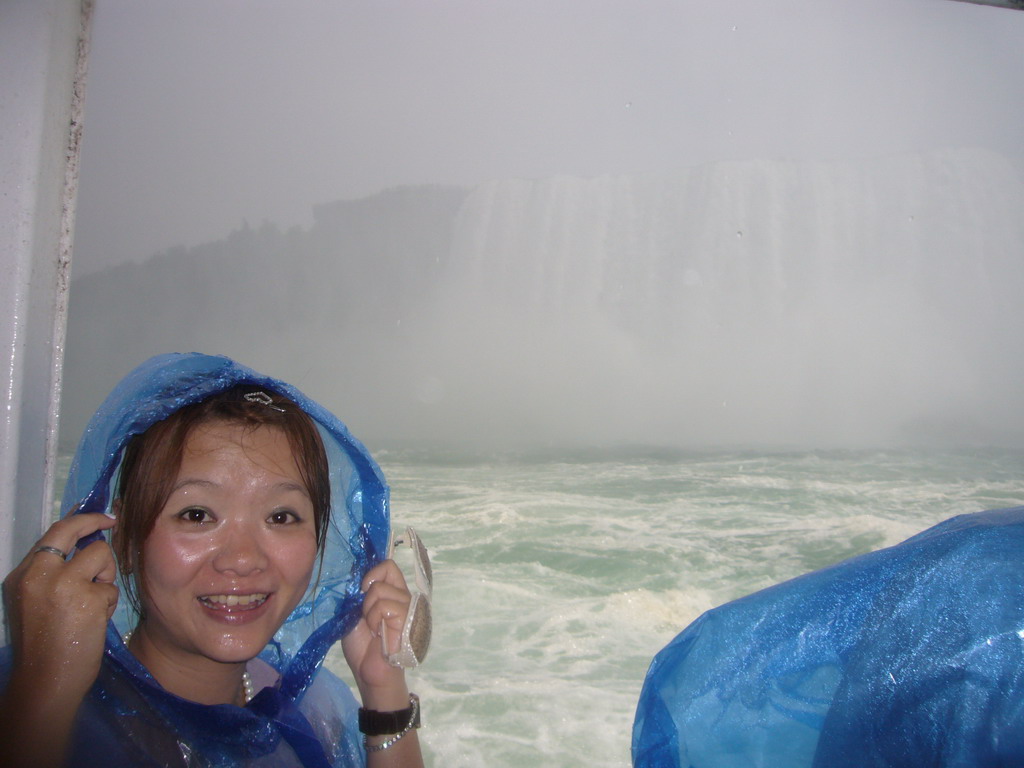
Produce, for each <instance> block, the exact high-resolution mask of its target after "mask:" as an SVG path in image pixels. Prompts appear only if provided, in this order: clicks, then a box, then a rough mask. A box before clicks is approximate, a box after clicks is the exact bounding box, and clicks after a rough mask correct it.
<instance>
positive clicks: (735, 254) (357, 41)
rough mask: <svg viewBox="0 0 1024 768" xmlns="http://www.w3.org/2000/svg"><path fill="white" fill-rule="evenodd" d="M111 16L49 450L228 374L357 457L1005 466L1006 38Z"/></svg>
mask: <svg viewBox="0 0 1024 768" xmlns="http://www.w3.org/2000/svg"><path fill="white" fill-rule="evenodd" d="M710 5H711V7H708V6H709V4H706V3H697V2H693V3H690V2H664V3H656V2H650V3H645V2H641V3H628V4H627V3H622V2H599V3H591V2H587V3H568V2H567V3H555V4H551V3H543V4H540V3H515V4H512V3H503V2H498V3H493V4H478V3H469V2H441V3H437V4H432V5H431V6H429V8H428V7H426V6H421V5H419V4H415V3H405V2H392V3H380V4H373V6H372V7H369V6H364V5H363V4H355V3H340V4H324V3H301V2H300V3H294V4H290V5H288V6H287V8H285V7H284V6H282V5H281V4H278V3H260V2H248V3H244V4H243V3H231V2H226V3H219V4H216V5H212V4H205V3H197V4H193V3H186V2H175V3H169V2H132V3H126V2H109V1H108V2H107V3H105V4H102V5H101V6H100V7H99V9H98V11H97V17H96V28H95V30H94V52H93V57H92V62H91V72H90V80H89V92H88V102H87V104H88V106H87V116H86V126H87V129H86V138H85V144H84V148H83V157H82V167H83V170H82V182H81V192H80V204H79V216H78V224H77V231H76V251H75V264H74V269H75V280H74V281H73V284H72V292H71V313H70V319H69V336H68V348H67V369H66V377H65V382H66V390H65V398H64V399H65V404H64V415H63V417H62V418H63V423H62V436H63V439H64V440H65V441H68V440H71V441H73V440H74V439H76V438H77V434H78V433H79V432H80V430H81V427H82V425H83V424H84V419H85V418H86V417H87V415H88V413H89V412H91V410H92V409H93V408H95V406H96V405H97V404H98V402H99V400H100V399H101V398H102V396H103V395H104V394H105V392H106V391H107V390H109V388H110V387H111V386H112V385H113V383H114V382H116V380H117V379H118V378H119V377H120V376H121V375H123V374H124V373H125V372H127V370H129V369H130V368H131V367H133V366H134V365H135V364H136V363H138V362H139V361H141V360H142V359H143V358H145V357H147V356H148V355H150V354H155V353H158V352H163V351H171V350H182V351H185V350H191V349H198V350H201V351H206V352H214V353H223V354H228V355H230V356H232V357H235V358H236V359H239V360H240V361H242V362H245V363H247V364H249V365H252V366H253V367H256V368H258V369H260V370H264V371H266V372H268V373H272V374H275V375H278V376H280V377H281V378H284V379H286V380H288V381H291V382H293V383H295V384H297V385H298V386H299V387H300V388H302V389H303V390H305V391H306V392H307V393H309V394H310V395H312V396H313V397H315V398H317V399H319V400H321V401H322V402H324V403H325V404H326V405H327V406H328V407H330V408H331V409H332V410H334V411H336V412H337V413H338V414H339V415H340V416H341V417H342V418H343V419H344V420H345V421H346V422H347V423H348V424H349V425H350V427H352V429H353V431H355V432H356V434H357V435H359V436H360V437H362V438H363V439H365V440H367V441H368V442H369V443H370V444H371V446H373V447H377V446H384V447H386V446H390V445H401V444H409V443H420V444H443V445H452V446H462V447H469V448H474V449H480V448H486V449H494V448H516V449H519V448H530V447H534V448H536V447H545V448H555V449H557V448H560V447H573V446H575V447H579V446H590V447H610V446H623V445H658V446H673V447H691V446H692V447H697V446H701V447H706V446H736V445H742V446H751V445H752V446H770V447H787V446H804V447H806V446H812V447H833V446H867V445H870V446H893V445H903V444H914V445H922V444H923V445H929V444H939V443H941V444H944V445H948V444H954V445H963V444H970V445H990V444H999V445H1007V444H1009V445H1019V444H1021V443H1022V442H1024V432H1022V429H1021V428H1020V426H1019V425H1020V424H1021V420H1020V417H1021V415H1022V413H1021V412H1022V410H1024V403H1022V400H1021V397H1020V396H1019V393H1018V387H1017V382H1018V381H1019V380H1020V375H1021V373H1024V346H1022V345H1021V344H1020V343H1019V341H1018V340H1019V339H1020V338H1021V337H1022V331H1024V312H1022V310H1021V309H1020V303H1019V301H1018V300H1017V297H1019V296H1020V295H1022V294H1021V290H1022V289H1024V258H1022V256H1024V224H1022V223H1021V217H1020V215H1019V212H1020V211H1021V210H1024V181H1022V178H1024V174H1022V169H1024V160H1022V157H1024V155H1022V152H1021V149H1020V142H1019V137H1020V136H1021V135H1024V104H1022V101H1024V100H1022V99H1021V98H1020V96H1019V93H1020V75H1019V73H1020V72H1022V71H1024V51H1022V50H1021V47H1020V45H1019V40H1020V39H1021V35H1022V34H1024V14H1020V13H1016V12H1013V11H1008V10H1003V9H995V8H990V7H982V6H972V5H968V4H961V3H953V2H947V1H946V0H903V1H901V2H885V3H883V2H865V3H858V4H856V5H852V4H849V3H845V2H824V3H823V2H803V1H797V0H791V1H790V2H783V3H775V4H772V5H771V7H770V8H766V7H764V4H761V3H753V2H736V3H730V4H728V5H727V7H726V6H723V5H722V4H710Z"/></svg>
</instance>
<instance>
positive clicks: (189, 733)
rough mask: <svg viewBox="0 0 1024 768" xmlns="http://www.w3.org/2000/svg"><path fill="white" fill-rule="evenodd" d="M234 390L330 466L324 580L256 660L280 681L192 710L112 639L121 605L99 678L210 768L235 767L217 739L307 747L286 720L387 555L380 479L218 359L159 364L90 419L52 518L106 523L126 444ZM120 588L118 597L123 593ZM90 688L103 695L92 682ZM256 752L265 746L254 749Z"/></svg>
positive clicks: (135, 375)
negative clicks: (278, 418) (302, 427)
mask: <svg viewBox="0 0 1024 768" xmlns="http://www.w3.org/2000/svg"><path fill="white" fill-rule="evenodd" d="M239 384H248V385H253V386H255V387H258V388H259V389H263V390H266V391H273V392H276V393H279V394H281V395H284V396H285V397H287V398H289V399H291V400H292V401H294V402H295V403H296V404H297V405H299V407H301V408H302V409H303V410H304V411H305V412H306V413H307V414H308V415H309V416H310V417H311V418H312V419H313V421H314V422H315V423H316V425H317V426H318V428H319V431H320V433H321V436H322V438H323V442H324V447H325V448H326V451H327V457H328V463H329V466H330V480H331V516H330V525H329V529H328V532H327V538H326V547H325V552H324V557H323V565H322V569H321V570H320V572H319V577H318V578H315V579H314V584H313V585H312V586H311V588H310V590H309V591H307V594H306V595H305V597H304V598H303V600H302V602H301V603H300V604H299V605H298V606H297V607H296V608H295V610H294V611H293V612H292V614H291V615H290V616H289V618H288V619H287V620H286V622H285V624H284V625H283V626H282V628H281V629H280V630H279V631H278V633H277V634H276V635H275V636H274V638H273V640H272V641H271V643H270V644H269V645H268V646H267V648H266V649H265V651H264V652H263V653H262V654H261V658H263V659H264V660H265V661H267V662H268V663H270V664H271V665H272V666H273V667H275V668H276V669H277V670H278V671H279V672H280V674H281V680H280V683H279V685H278V686H277V687H275V688H273V689H271V688H267V689H265V690H263V691H262V692H260V693H259V694H257V696H256V697H255V698H254V699H253V700H252V702H250V704H249V706H248V707H247V708H246V709H244V710H243V709H239V708H237V707H212V708H211V707H202V706H201V705H193V704H192V703H191V702H185V701H183V700H181V699H178V698H177V697H175V696H173V695H171V694H169V693H167V692H165V691H163V689H162V688H160V687H159V684H157V683H156V681H155V680H153V678H152V677H151V676H150V675H149V674H148V672H147V671H146V670H145V668H143V667H142V666H141V665H140V664H139V663H138V661H137V660H136V659H135V657H134V656H132V654H131V653H129V652H128V650H127V649H126V647H125V646H124V643H123V642H122V635H123V634H124V633H125V632H127V631H128V630H130V629H131V628H132V627H134V626H135V621H136V618H137V617H135V616H134V615H132V613H131V608H130V606H129V605H128V604H127V603H128V601H127V600H125V599H123V598H122V600H121V601H120V604H119V607H118V612H117V614H115V616H114V619H113V620H112V621H111V623H110V625H109V627H108V632H107V644H106V652H105V653H106V656H107V659H106V662H105V666H108V667H109V666H112V667H113V668H114V669H116V670H119V680H120V681H119V682H118V683H116V685H115V684H111V685H113V687H114V688H119V689H121V690H120V691H117V690H107V691H105V692H101V695H104V696H108V697H114V698H115V699H117V698H118V697H123V699H124V701H123V703H122V708H123V709H124V710H125V712H126V713H128V714H130V713H131V712H132V711H134V710H135V708H136V707H135V705H133V704H132V703H131V700H132V699H133V697H134V694H126V693H125V690H126V686H125V680H127V681H128V682H129V683H130V685H128V686H127V687H128V688H134V689H136V690H137V691H138V692H140V693H141V694H142V698H143V699H144V700H145V701H147V702H148V703H149V704H152V705H153V706H154V707H155V709H156V710H157V711H159V713H160V715H161V717H162V718H164V719H166V721H167V722H168V724H169V725H170V727H171V728H172V730H174V731H176V732H183V733H179V735H184V736H185V741H187V742H190V743H192V744H193V747H197V748H199V749H205V747H204V744H206V742H207V741H209V742H210V749H213V750H214V752H215V753H217V752H219V753H221V755H222V759H219V760H218V759H214V760H212V761H209V764H233V761H234V760H236V759H238V757H239V756H240V754H239V753H237V752H235V753H232V748H231V746H230V745H229V744H225V743H224V739H225V738H227V740H228V741H235V742H238V743H237V744H236V746H237V747H238V748H239V749H242V751H243V753H246V755H248V754H249V753H251V754H252V755H255V756H258V755H260V754H265V753H266V751H267V750H268V749H270V748H272V744H273V742H276V741H277V740H279V739H280V737H281V736H282V735H283V736H284V737H285V738H286V739H287V740H288V741H289V743H290V744H292V746H293V748H296V747H295V744H296V740H298V741H300V742H301V740H302V739H304V738H308V737H310V736H311V734H310V733H308V732H307V731H308V728H307V726H308V723H304V722H302V718H299V719H298V720H297V719H296V715H297V713H298V711H299V710H298V707H299V705H300V703H301V700H302V698H303V697H304V695H305V693H306V691H307V689H308V687H309V686H310V683H311V681H312V680H313V677H314V676H315V675H316V673H317V670H318V669H319V668H320V666H321V665H322V663H323V661H324V657H325V655H326V653H327V651H328V650H329V649H330V647H331V646H332V645H333V644H334V643H335V642H337V641H338V640H339V639H341V637H343V636H344V635H345V634H347V632H348V631H349V630H350V629H351V628H352V627H353V626H354V625H355V623H356V622H357V621H358V619H359V616H360V612H361V607H362V593H361V590H360V583H361V581H362V577H363V575H364V574H365V573H366V571H367V570H369V568H371V567H372V566H373V565H375V564H376V563H377V562H379V561H380V560H381V559H382V555H383V554H384V553H385V552H386V544H387V540H388V536H389V508H388V489H387V486H386V484H385V482H384V479H383V476H382V474H381V472H380V469H379V467H378V466H377V464H376V463H375V462H374V460H373V459H372V458H371V456H370V455H369V453H368V452H367V451H366V449H365V448H364V447H363V445H362V444H361V443H360V442H359V441H358V440H356V439H355V438H354V437H353V436H352V435H351V434H350V433H349V431H348V429H347V428H346V427H345V425H344V424H343V423H342V422H341V421H339V420H338V419H337V418H336V417H335V416H333V415H332V414H331V413H330V412H328V411H327V410H325V409H324V408H322V407H321V406H320V405H318V404H317V403H315V402H313V401H312V400H310V399H309V398H308V397H306V396H305V395H304V394H302V393H301V392H300V391H299V390H297V389H296V388H294V387H292V386H290V385H289V384H286V383H284V382H282V381H278V380H276V379H274V378H271V377H269V376H264V375H262V374H259V373H257V372H256V371H253V370H251V369H249V368H246V367H245V366H242V365H239V364H238V363H235V362H233V361H232V360H229V359H228V358H226V357H218V356H210V355H203V354H167V355H160V356H158V357H154V358H152V359H150V360H148V361H147V362H145V363H143V364H142V365H141V366H139V367H138V368H136V369H135V370H134V371H132V372H131V373H130V374H129V375H128V376H127V377H125V378H124V380H122V381H121V382H120V383H119V384H118V385H117V387H116V388H115V389H114V390H113V392H111V394H110V395H109V396H108V397H107V399H106V400H105V401H104V403H103V404H102V405H101V406H100V408H99V410H97V411H96V413H95V415H94V416H93V418H92V419H91V421H90V422H89V424H88V426H87V427H86V430H85V433H84V434H83V436H82V439H81V442H80V444H79V446H78V450H77V452H76V454H75V457H74V459H73V462H72V464H71V467H70V471H69V475H68V481H67V486H66V490H65V493H64V497H63V502H62V507H61V515H62V516H64V515H67V514H73V513H79V512H108V511H109V510H110V506H111V502H112V498H111V497H112V493H113V488H114V486H115V483H116V480H117V470H118V467H119V465H120V462H121V458H122V455H123V452H124V448H125V445H126V444H127V442H128V441H129V439H130V438H131V437H133V436H134V435H137V434H141V433H142V432H145V431H146V430H147V429H148V428H149V427H150V426H151V425H153V424H154V423H156V422H158V421H161V420H163V419H165V418H167V417H168V416H170V415H171V414H172V413H174V412H175V411H177V410H179V409H180V408H182V407H183V406H186V405H189V404H191V403H196V402H199V401H201V400H204V399H206V398H208V397H209V396H211V395H213V394H216V393H218V392H220V391H223V390H226V389H229V388H231V387H233V386H236V385H239ZM120 586H121V588H122V596H123V594H124V591H123V589H124V587H123V585H120ZM121 673H123V675H122V674H121ZM99 684H100V685H101V687H102V684H103V676H102V675H101V679H100V681H99ZM108 687H110V686H108ZM211 710H218V711H220V712H221V714H222V715H223V718H213V719H214V720H217V722H211V715H210V711H211ZM232 710H234V711H232ZM289 729H291V731H289ZM254 740H255V742H257V743H255V744H254V743H253V741H254ZM261 740H262V741H263V742H266V743H264V744H262V745H261V744H260V743H259V742H261ZM213 745H217V746H213ZM296 751H297V752H301V749H300V748H296ZM208 754H209V753H208ZM246 755H242V756H246ZM314 762H315V761H314ZM204 764H206V763H204Z"/></svg>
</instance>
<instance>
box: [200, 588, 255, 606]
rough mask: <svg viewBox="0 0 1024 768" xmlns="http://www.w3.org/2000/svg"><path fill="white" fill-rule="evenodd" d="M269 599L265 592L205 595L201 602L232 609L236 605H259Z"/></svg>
mask: <svg viewBox="0 0 1024 768" xmlns="http://www.w3.org/2000/svg"><path fill="white" fill-rule="evenodd" d="M266 599H267V595H266V593H264V592H257V593H256V594H253V595H204V596H203V597H200V598H199V600H200V602H203V603H206V604H207V605H209V606H211V607H219V606H224V605H226V606H227V607H228V608H231V607H232V606H235V605H243V606H248V605H253V604H255V605H259V604H260V603H262V602H263V601H264V600H266Z"/></svg>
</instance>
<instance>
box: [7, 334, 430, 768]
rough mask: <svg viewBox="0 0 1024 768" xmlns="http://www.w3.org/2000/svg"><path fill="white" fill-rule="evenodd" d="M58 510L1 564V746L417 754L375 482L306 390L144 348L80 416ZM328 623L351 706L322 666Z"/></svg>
mask: <svg viewBox="0 0 1024 768" xmlns="http://www.w3.org/2000/svg"><path fill="white" fill-rule="evenodd" d="M62 511H63V514H62V519H61V520H60V521H59V522H57V523H55V524H54V525H53V526H52V527H51V528H50V529H49V530H48V531H47V532H46V534H45V535H44V536H43V538H42V539H40V541H39V543H38V544H37V546H35V547H34V548H33V549H32V551H31V552H30V553H29V554H28V555H27V556H26V557H25V559H24V560H23V561H22V563H21V564H20V565H19V566H18V567H17V568H16V569H15V570H14V571H13V572H12V573H11V574H10V575H9V576H8V578H7V580H6V581H5V584H4V587H5V596H6V599H7V615H8V622H9V625H10V637H11V648H10V649H5V650H7V651H8V658H7V659H6V664H5V667H6V668H7V677H8V680H7V682H6V687H5V691H4V696H3V700H2V702H0V729H2V734H3V739H2V740H0V764H3V765H40V766H58V765H65V764H66V765H74V766H79V765H82V766H87V765H103V766H122V765H124V766H129V765H131V766H137V765H160V766H236V765H247V766H248V765H253V766H255V765H259V766H306V768H312V767H313V766H350V765H352V766H359V765H368V766H371V768H384V767H385V766H419V765H422V759H421V756H420V749H419V744H418V740H417V737H416V731H415V728H416V727H418V725H419V702H418V699H416V698H415V696H412V695H411V694H410V693H409V691H408V689H407V687H406V683H405V676H404V672H403V670H402V669H401V668H400V667H399V666H396V665H395V661H396V659H406V658H408V657H410V656H412V657H413V658H415V656H416V653H417V652H418V655H419V658H422V656H423V652H424V649H422V648H420V649H416V652H413V653H410V650H411V649H409V648H408V647H405V648H403V647H400V646H401V645H402V641H403V639H406V638H408V636H409V633H408V628H407V627H405V625H406V619H407V617H408V615H409V612H410V603H411V596H410V593H409V590H408V588H407V587H406V584H405V580H404V579H403V577H402V574H401V572H400V571H399V569H398V568H397V566H395V564H394V563H393V562H392V561H390V560H384V559H383V557H382V555H383V554H384V551H385V548H386V545H387V543H388V498H387V488H386V486H385V485H384V482H383V478H382V477H381V474H380V471H379V469H378V468H377V466H376V464H375V463H374V461H373V459H372V458H371V457H370V456H369V454H368V453H367V452H366V450H365V449H364V448H363V446H362V445H360V444H359V443H358V442H357V441H356V440H355V439H354V438H352V436H351V435H350V434H349V433H348V431H347V429H346V428H345V427H344V425H343V424H341V422H339V421H338V420H337V419H336V418H335V417H333V416H332V415H331V414H330V413H328V412H327V411H325V410H324V409H322V408H321V407H320V406H318V405H317V404H316V403H313V402H312V401H310V400H309V399H308V398H306V397H305V396H303V395H302V394H301V393H300V392H298V391H297V390H295V389H294V388H292V387H290V386H288V385H286V384H284V383H282V382H279V381H276V380H274V379H271V378H268V377H265V376H261V375H260V374H257V373H255V372H254V371H251V370H249V369H247V368H244V367H242V366H239V365H237V364H235V363H233V362H232V361H230V360H228V359H226V358H221V357H209V356H206V355H197V354H192V355H164V356H160V357H157V358H153V359H152V360H150V361H148V362H147V363H145V364H143V365H142V366H140V367H139V368H138V369H136V370H135V371H134V372H133V373H131V374H130V375H129V376H128V377H127V378H126V379H125V380H124V381H122V382H121V383H120V384H119V385H118V386H117V387H116V388H115V390H114V391H113V392H112V393H111V395H110V396H109V397H108V398H107V400H106V402H104V404H103V405H102V406H101V407H100V409H99V410H98V411H97V413H96V414H95V415H94V417H93V419H92V421H91V422H90V424H89V426H88V427H87V428H86V432H85V434H84V436H83V438H82V441H81V444H80V446H79V449H78V452H77V454H76V456H75V459H74V462H73V464H72V466H71V470H70V473H69V476H68V483H67V489H66V491H65V496H64V502H63V505H62ZM105 534H108V535H109V536H110V543H109V544H108V543H107V542H106V541H105V540H104V535H105ZM76 547H77V548H76ZM72 550H75V551H74V553H73V555H72V556H71V557H70V559H66V557H65V556H66V554H67V553H70V552H72ZM403 628H405V629H406V632H405V633H404V634H403ZM342 638H344V639H343V641H342V647H343V650H344V654H345V659H346V661H347V662H348V664H349V666H350V668H351V670H352V673H353V675H354V677H355V680H356V683H357V686H358V688H359V693H360V697H361V699H362V704H363V708H362V709H360V708H359V707H358V705H357V704H356V702H355V700H354V698H353V696H352V693H351V692H350V691H349V689H348V688H347V686H345V685H344V683H342V682H341V681H340V680H338V679H337V678H335V677H334V676H333V675H332V674H330V673H329V672H328V671H326V670H321V669H320V667H321V665H322V663H323V660H324V656H325V654H326V653H327V650H328V649H329V648H330V647H331V645H333V643H335V642H336V641H337V640H339V639H342ZM406 645H408V642H407V641H406ZM360 729H361V730H362V731H363V734H360V733H359V731H360Z"/></svg>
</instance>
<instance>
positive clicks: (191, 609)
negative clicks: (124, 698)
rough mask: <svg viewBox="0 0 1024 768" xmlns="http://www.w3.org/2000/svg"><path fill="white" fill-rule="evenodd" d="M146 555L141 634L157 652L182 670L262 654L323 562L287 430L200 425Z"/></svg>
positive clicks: (184, 454)
mask: <svg viewBox="0 0 1024 768" xmlns="http://www.w3.org/2000/svg"><path fill="white" fill-rule="evenodd" d="M142 555H143V557H142V562H143V563H144V566H143V573H142V574H141V577H142V578H141V579H140V586H141V598H142V604H143V609H144V616H145V618H144V619H143V620H142V623H141V624H140V627H139V629H140V631H141V632H143V633H145V635H146V639H147V641H148V642H149V643H151V644H152V645H153V647H154V649H156V650H159V652H160V653H161V654H162V655H164V656H165V657H166V658H167V659H168V660H174V661H176V662H177V663H181V664H188V662H189V659H190V657H191V658H192V659H193V660H194V659H195V658H196V657H205V658H206V659H210V660H214V661H219V662H238V661H245V660H247V659H250V658H252V657H254V656H256V655H257V654H258V653H260V651H262V650H263V648H264V646H265V645H266V644H267V642H268V641H269V640H270V638H271V637H272V636H273V634H274V633H275V632H276V631H277V629H278V628H279V627H280V626H281V624H282V623H283V622H284V620H285V618H287V616H288V614H289V613H291V611H292V610H293V609H294V608H295V606H296V605H297V604H298V603H299V601H300V600H301V598H302V596H303V594H304V593H305V591H306V587H307V585H308V584H309V580H310V576H311V574H312V571H313V566H314V563H315V560H316V556H317V542H316V533H315V525H314V521H313V504H312V502H311V501H310V498H309V494H308V492H307V490H306V488H305V486H304V484H303V482H302V477H301V474H300V472H299V469H298V466H297V465H296V463H295V459H294V457H293V455H292V451H291V448H290V446H289V443H288V439H287V437H286V436H285V434H284V432H282V431H281V430H279V429H277V428H276V427H268V426H261V427H257V428H255V429H253V428H251V427H250V428H246V427H245V426H243V425H240V424H234V423H229V422H222V421H214V422H207V423H203V424H200V425H199V426H197V427H196V428H195V429H194V430H193V431H192V433H191V434H190V435H189V436H188V438H187V440H186V442H185V446H184V451H183V452H182V461H181V468H180V470H179V472H178V475H177V478H176V479H175V482H174V485H173V488H172V491H171V494H170V497H169V498H168V500H167V503H166V504H165V505H164V507H163V509H162V510H161V511H160V513H159V515H158V516H157V518H156V522H155V524H154V526H153V530H152V532H151V533H150V534H149V536H148V537H147V538H146V540H145V543H144V544H143V547H142Z"/></svg>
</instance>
